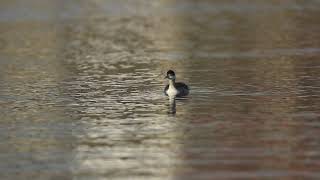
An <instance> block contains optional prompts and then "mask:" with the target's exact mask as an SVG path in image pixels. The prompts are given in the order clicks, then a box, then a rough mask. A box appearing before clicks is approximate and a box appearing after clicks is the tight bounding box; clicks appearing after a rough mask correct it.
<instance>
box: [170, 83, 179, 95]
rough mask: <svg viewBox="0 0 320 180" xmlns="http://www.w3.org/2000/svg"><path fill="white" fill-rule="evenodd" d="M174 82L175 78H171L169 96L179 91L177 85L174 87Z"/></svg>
mask: <svg viewBox="0 0 320 180" xmlns="http://www.w3.org/2000/svg"><path fill="white" fill-rule="evenodd" d="M174 84H175V82H174V80H169V88H168V90H167V94H168V96H176V95H177V94H178V93H179V92H178V90H177V89H176V87H174Z"/></svg>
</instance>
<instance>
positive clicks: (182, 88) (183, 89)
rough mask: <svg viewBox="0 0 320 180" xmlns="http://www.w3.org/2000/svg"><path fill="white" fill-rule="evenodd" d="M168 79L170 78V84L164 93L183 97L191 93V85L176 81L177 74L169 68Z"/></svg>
mask: <svg viewBox="0 0 320 180" xmlns="http://www.w3.org/2000/svg"><path fill="white" fill-rule="evenodd" d="M166 78H167V79H169V84H168V85H167V86H166V87H165V88H164V93H165V95H167V96H170V97H182V96H187V95H188V94H189V87H188V86H187V85H186V84H185V83H182V82H177V83H176V82H175V74H174V72H173V71H171V70H169V71H168V72H167V76H166Z"/></svg>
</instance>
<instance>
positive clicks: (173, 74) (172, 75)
mask: <svg viewBox="0 0 320 180" xmlns="http://www.w3.org/2000/svg"><path fill="white" fill-rule="evenodd" d="M165 78H167V79H171V80H174V79H176V75H175V73H174V72H173V71H172V70H169V71H168V72H167V76H166V77H165Z"/></svg>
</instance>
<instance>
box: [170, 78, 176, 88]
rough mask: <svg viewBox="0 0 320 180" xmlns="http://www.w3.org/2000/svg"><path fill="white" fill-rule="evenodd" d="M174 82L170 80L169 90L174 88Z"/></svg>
mask: <svg viewBox="0 0 320 180" xmlns="http://www.w3.org/2000/svg"><path fill="white" fill-rule="evenodd" d="M174 85H175V80H174V79H170V80H169V88H170V87H171V88H175V86H174Z"/></svg>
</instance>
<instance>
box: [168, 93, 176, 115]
mask: <svg viewBox="0 0 320 180" xmlns="http://www.w3.org/2000/svg"><path fill="white" fill-rule="evenodd" d="M168 114H172V115H175V114H176V97H175V96H169V110H168Z"/></svg>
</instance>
